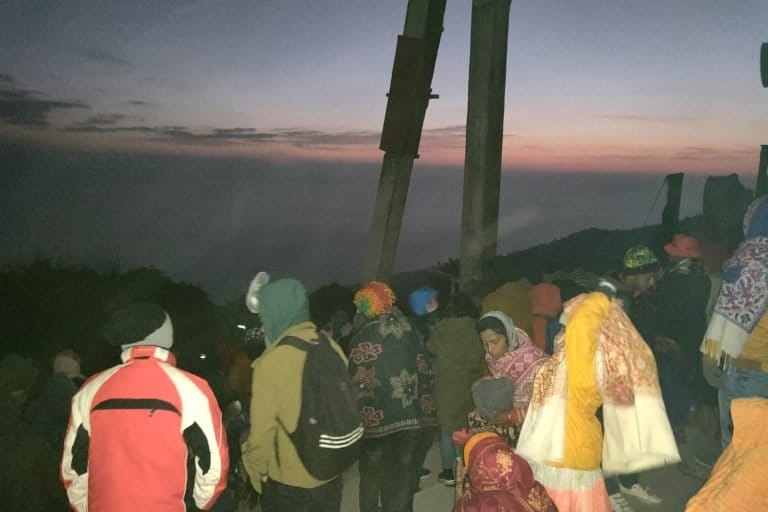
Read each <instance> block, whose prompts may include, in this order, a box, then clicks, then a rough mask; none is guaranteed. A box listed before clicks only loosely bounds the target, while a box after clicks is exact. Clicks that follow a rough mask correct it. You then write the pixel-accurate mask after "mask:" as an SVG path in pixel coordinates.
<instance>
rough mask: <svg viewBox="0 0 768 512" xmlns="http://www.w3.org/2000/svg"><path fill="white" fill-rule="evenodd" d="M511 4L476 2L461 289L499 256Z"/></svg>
mask: <svg viewBox="0 0 768 512" xmlns="http://www.w3.org/2000/svg"><path fill="white" fill-rule="evenodd" d="M509 9H510V0H473V2H472V32H471V41H470V52H469V102H468V108H467V144H466V153H465V157H464V200H463V209H462V219H461V283H462V285H463V286H466V285H467V284H468V283H469V282H471V281H472V280H474V279H476V278H478V277H480V275H481V274H482V273H483V271H484V270H485V266H486V265H487V264H488V263H489V262H490V260H491V259H492V258H493V257H495V256H496V244H497V238H498V231H499V194H500V190H499V189H500V186H501V149H502V141H503V130H504V89H505V85H506V78H507V35H508V32H509Z"/></svg>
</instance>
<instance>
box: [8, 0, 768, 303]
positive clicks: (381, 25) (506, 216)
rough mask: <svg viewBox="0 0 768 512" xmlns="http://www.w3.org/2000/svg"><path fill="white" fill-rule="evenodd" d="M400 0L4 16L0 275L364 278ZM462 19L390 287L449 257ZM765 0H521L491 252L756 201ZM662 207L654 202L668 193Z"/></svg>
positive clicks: (75, 0)
mask: <svg viewBox="0 0 768 512" xmlns="http://www.w3.org/2000/svg"><path fill="white" fill-rule="evenodd" d="M406 6H407V2H406V1H404V0H376V1H363V2H361V1H359V0H335V1H331V0H314V1H303V0H256V1H254V0H242V1H241V0H192V1H171V0H131V1H128V2H126V1H111V0H101V1H99V2H94V1H92V0H87V1H86V0H68V1H67V2H56V1H52V0H0V218H2V219H3V222H0V239H2V240H3V244H0V266H2V265H9V264H10V265H13V264H16V263H20V262H24V261H29V260H30V259H33V258H35V257H47V258H53V259H55V260H58V261H62V262H64V263H72V264H87V265H91V266H95V267H97V268H102V269H109V268H114V267H115V266H118V267H119V268H122V269H129V268H134V267H137V266H146V265H152V266H155V267H157V268H159V269H160V270H162V271H164V272H166V273H168V274H169V275H171V276H172V277H174V278H177V279H180V280H184V281H186V282H191V283H193V284H199V285H201V286H202V287H204V288H205V289H206V290H207V291H209V292H210V293H211V295H212V296H213V297H214V298H215V299H217V300H224V299H226V298H231V297H233V296H235V295H237V294H238V293H242V291H244V289H245V288H247V283H248V281H249V280H250V277H252V276H253V275H254V274H255V273H256V272H258V271H260V270H265V269H266V270H272V271H273V272H274V273H275V274H277V275H289V274H290V275H297V276H298V277H300V278H302V279H303V280H304V281H305V282H306V283H307V284H308V286H310V287H312V286H317V285H320V284H323V283H325V282H330V281H332V280H339V281H342V282H347V283H351V282H354V281H355V280H357V279H358V278H359V273H360V262H361V258H362V255H363V252H364V251H363V249H364V247H365V244H366V243H367V237H368V229H369V227H370V222H371V215H372V210H373V201H374V198H375V193H376V183H377V180H378V175H379V171H380V165H381V158H382V152H381V151H380V150H379V149H378V144H379V136H380V130H381V126H382V123H383V119H384V111H385V108H386V92H387V89H388V85H389V80H390V74H391V71H392V62H393V59H394V51H395V45H396V40H397V35H398V34H400V33H401V32H402V29H403V22H404V17H405V10H406ZM470 15H471V9H470V2H469V1H468V0H456V1H454V0H449V1H448V6H447V10H446V18H445V31H444V33H443V39H442V42H441V46H440V50H439V54H438V60H437V66H436V71H435V77H434V80H433V84H432V87H433V89H434V92H435V93H437V94H439V95H440V98H439V99H438V100H435V101H432V102H431V104H430V106H429V109H428V111H427V116H426V120H425V129H424V134H423V137H422V145H421V148H420V154H421V158H420V159H419V160H417V161H416V166H415V168H414V173H413V177H412V182H411V188H410V191H409V196H408V204H407V207H406V211H405V217H404V223H403V230H402V234H401V238H400V244H399V247H398V254H397V259H396V265H395V268H396V270H408V269H414V268H419V267H426V266H429V265H431V264H433V263H435V262H436V261H438V260H444V259H447V258H450V257H456V256H458V252H459V232H460V229H459V227H460V216H461V184H462V175H461V168H462V165H463V159H464V135H465V120H466V106H467V98H466V91H467V75H468V73H467V71H468V66H469V35H470ZM766 19H768V2H765V1H763V0H733V1H729V2H723V1H717V0H690V1H683V0H665V1H662V0H645V1H643V2H636V1H628V0H614V1H598V0H581V1H579V2H573V1H567V0H535V1H534V0H513V2H512V8H511V13H510V32H509V52H508V63H507V87H506V101H505V122H504V133H503V134H504V149H503V164H504V171H505V172H504V174H503V176H502V189H501V212H500V232H499V250H500V252H502V253H504V252H508V251H512V250H515V249H521V248H525V247H528V246H531V245H533V244H537V243H542V242H547V241H549V240H552V239H554V238H558V237H562V236H566V235H567V234H569V233H571V232H573V231H577V230H579V229H583V228H586V227H591V226H595V227H601V228H608V229H620V228H628V227H635V226H639V225H642V224H643V223H644V222H646V221H647V222H657V221H658V219H659V215H660V211H661V206H662V205H661V204H660V203H657V204H656V205H655V206H653V207H652V205H653V201H654V198H655V197H656V194H657V192H658V191H659V186H660V185H661V183H662V180H663V174H665V173H668V172H678V171H684V172H686V173H688V174H687V177H686V181H685V190H684V197H683V199H684V200H683V210H682V214H683V216H686V215H693V214H696V213H698V212H700V211H701V193H702V190H703V185H704V180H705V177H706V175H708V174H725V173H732V172H735V173H738V174H740V175H741V176H742V177H743V179H744V181H745V183H746V184H748V185H750V186H751V185H753V182H754V175H755V173H756V170H757V165H758V159H759V152H760V144H761V143H764V142H766V139H765V138H764V137H763V134H766V133H768V116H766V115H765V106H766V102H767V101H768V90H765V89H763V88H762V87H761V85H760V77H759V58H758V57H759V48H760V44H761V43H762V42H764V41H766V40H768V31H766V30H765V20H766ZM662 199H663V196H662Z"/></svg>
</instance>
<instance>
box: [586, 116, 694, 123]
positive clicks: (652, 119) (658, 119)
mask: <svg viewBox="0 0 768 512" xmlns="http://www.w3.org/2000/svg"><path fill="white" fill-rule="evenodd" d="M594 117H596V118H598V119H604V120H607V121H636V122H642V123H683V122H688V121H694V120H695V119H694V118H693V117H664V116H637V115H631V114H604V115H596V116H594Z"/></svg>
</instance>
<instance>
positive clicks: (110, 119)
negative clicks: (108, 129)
mask: <svg viewBox="0 0 768 512" xmlns="http://www.w3.org/2000/svg"><path fill="white" fill-rule="evenodd" d="M127 118H128V116H126V115H125V114H96V115H95V116H92V117H89V118H88V119H87V120H85V121H83V122H82V123H78V125H82V126H92V125H109V124H117V123H119V122H120V121H123V120H124V119H127Z"/></svg>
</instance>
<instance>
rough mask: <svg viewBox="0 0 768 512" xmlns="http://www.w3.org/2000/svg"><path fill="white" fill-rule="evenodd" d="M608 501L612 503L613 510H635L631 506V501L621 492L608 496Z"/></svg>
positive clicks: (631, 511) (614, 511) (628, 511)
mask: <svg viewBox="0 0 768 512" xmlns="http://www.w3.org/2000/svg"><path fill="white" fill-rule="evenodd" d="M608 502H609V503H610V504H611V510H612V511H613V512H635V509H633V508H632V507H631V506H630V504H629V502H628V501H627V500H626V499H625V498H624V496H622V495H621V493H620V492H617V493H616V494H611V495H610V496H608Z"/></svg>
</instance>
